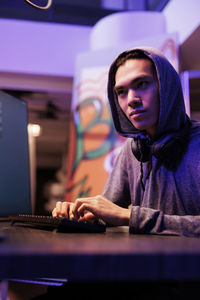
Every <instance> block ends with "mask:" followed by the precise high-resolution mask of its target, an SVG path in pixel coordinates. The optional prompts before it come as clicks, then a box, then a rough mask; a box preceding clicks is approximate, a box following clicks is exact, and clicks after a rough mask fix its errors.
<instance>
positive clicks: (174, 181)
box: [52, 47, 200, 236]
mask: <svg viewBox="0 0 200 300" xmlns="http://www.w3.org/2000/svg"><path fill="white" fill-rule="evenodd" d="M108 99H109V103H110V107H111V113H112V117H113V121H114V125H115V128H116V131H117V132H118V133H119V134H120V135H122V136H124V137H126V138H127V140H126V141H125V143H124V145H123V147H122V150H121V152H120V154H119V155H118V156H117V158H116V161H115V165H114V167H113V170H112V172H111V174H110V176H109V178H108V181H107V183H106V186H105V189H104V191H103V193H102V195H98V196H96V197H89V198H79V199H77V200H76V201H75V202H74V203H68V202H57V204H56V207H55V208H54V210H53V211H52V215H53V216H68V217H70V218H72V219H83V220H86V221H92V220H94V219H96V218H97V219H102V220H103V221H104V222H106V223H107V224H110V225H114V226H120V225H129V232H130V233H144V234H151V233H152V234H172V235H182V236H200V151H199V149H200V123H199V122H197V121H193V120H190V118H189V117H188V116H187V114H186V112H185V105H184V99H183V93H182V88H181V83H180V79H179V75H178V73H177V72H176V71H175V69H174V68H173V66H172V65H171V64H170V62H169V61H168V60H167V59H166V58H165V57H164V56H163V54H162V53H161V52H159V51H158V50H157V49H153V48H150V47H137V48H134V49H131V50H127V51H124V52H122V53H121V54H120V55H119V56H118V57H117V58H116V59H115V60H114V62H113V63H112V65H111V66H110V70H109V76H108Z"/></svg>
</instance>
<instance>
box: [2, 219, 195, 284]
mask: <svg viewBox="0 0 200 300" xmlns="http://www.w3.org/2000/svg"><path fill="white" fill-rule="evenodd" d="M0 232H1V233H4V234H6V235H7V238H6V239H4V240H3V241H1V244H0V265H1V268H0V278H1V279H9V278H39V277H40V278H41V277H53V278H67V279H69V280H72V281H83V280H85V281H86V280H92V281H99V280H104V281H105V280H106V281H109V280H110V281H113V280H114V281H117V280H119V281H130V280H173V279H179V280H198V279H199V278H200V239H198V238H186V237H175V236H158V235H133V234H129V232H128V227H113V228H108V229H107V232H106V233H103V234H91V233H89V234H85V233H80V234H78V233H75V234H74V233H56V232H51V231H45V230H39V229H33V228H29V227H21V226H10V224H9V223H1V224H0Z"/></svg>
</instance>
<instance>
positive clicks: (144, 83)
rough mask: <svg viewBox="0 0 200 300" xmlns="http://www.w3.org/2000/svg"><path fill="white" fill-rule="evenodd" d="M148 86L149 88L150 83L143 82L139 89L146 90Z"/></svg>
mask: <svg viewBox="0 0 200 300" xmlns="http://www.w3.org/2000/svg"><path fill="white" fill-rule="evenodd" d="M148 86H149V81H147V80H143V81H140V82H139V83H138V85H137V88H138V89H142V90H145V89H146V88H147V87H148Z"/></svg>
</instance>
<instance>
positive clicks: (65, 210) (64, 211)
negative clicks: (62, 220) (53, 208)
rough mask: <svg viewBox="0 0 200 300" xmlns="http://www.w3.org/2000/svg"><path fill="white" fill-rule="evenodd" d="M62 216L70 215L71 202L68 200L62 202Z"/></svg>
mask: <svg viewBox="0 0 200 300" xmlns="http://www.w3.org/2000/svg"><path fill="white" fill-rule="evenodd" d="M60 216H62V217H67V218H68V217H69V203H68V202H63V203H62V205H61V212H60Z"/></svg>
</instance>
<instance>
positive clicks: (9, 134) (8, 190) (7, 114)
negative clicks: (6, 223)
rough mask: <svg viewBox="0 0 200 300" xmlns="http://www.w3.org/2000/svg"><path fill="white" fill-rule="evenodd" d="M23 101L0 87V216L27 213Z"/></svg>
mask: <svg viewBox="0 0 200 300" xmlns="http://www.w3.org/2000/svg"><path fill="white" fill-rule="evenodd" d="M27 125H28V117H27V103H26V102H25V101H22V100H20V99H17V98H15V97H13V96H11V95H8V94H7V93H4V92H2V91H0V217H1V218H2V217H3V218H4V217H8V216H9V215H16V214H21V213H23V214H30V213H31V201H30V171H29V146H28V130H27Z"/></svg>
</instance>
